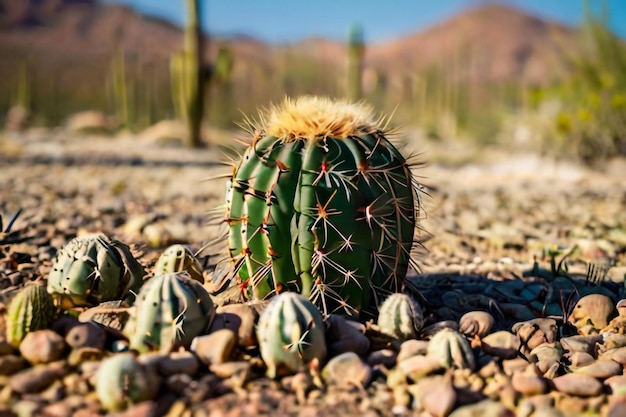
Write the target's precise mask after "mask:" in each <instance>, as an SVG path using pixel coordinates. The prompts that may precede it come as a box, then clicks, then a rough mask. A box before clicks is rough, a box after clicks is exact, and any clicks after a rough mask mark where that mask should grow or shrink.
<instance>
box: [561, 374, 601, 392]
mask: <svg viewBox="0 0 626 417" xmlns="http://www.w3.org/2000/svg"><path fill="white" fill-rule="evenodd" d="M552 384H553V385H554V388H555V389H556V390H557V391H560V392H562V393H564V394H570V395H577V396H580V397H593V396H596V395H600V394H601V393H602V383H601V382H600V381H598V380H597V379H596V378H593V377H591V376H588V375H577V374H565V375H561V376H557V377H556V378H553V379H552Z"/></svg>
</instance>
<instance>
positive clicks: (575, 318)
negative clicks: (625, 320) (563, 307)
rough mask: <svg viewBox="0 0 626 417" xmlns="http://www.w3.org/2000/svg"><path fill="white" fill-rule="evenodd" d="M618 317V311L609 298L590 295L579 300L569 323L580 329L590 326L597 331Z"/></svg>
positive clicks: (601, 295)
mask: <svg viewBox="0 0 626 417" xmlns="http://www.w3.org/2000/svg"><path fill="white" fill-rule="evenodd" d="M616 315H617V310H616V308H615V305H614V304H613V301H612V300H611V299H610V298H609V297H607V296H606V295H603V294H589V295H586V296H584V297H582V298H581V299H580V300H578V302H577V303H576V305H575V306H574V310H573V311H572V314H571V315H570V317H569V319H568V321H569V322H570V323H572V324H574V326H576V327H577V328H579V329H580V328H582V327H584V326H586V325H588V324H591V325H593V327H594V328H596V329H602V328H604V327H606V326H607V325H608V324H609V322H610V321H611V319H613V318H614V317H615V316H616Z"/></svg>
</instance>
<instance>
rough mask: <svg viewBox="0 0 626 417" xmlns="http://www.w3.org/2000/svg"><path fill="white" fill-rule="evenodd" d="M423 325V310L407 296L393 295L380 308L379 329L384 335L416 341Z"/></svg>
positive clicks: (401, 294)
mask: <svg viewBox="0 0 626 417" xmlns="http://www.w3.org/2000/svg"><path fill="white" fill-rule="evenodd" d="M423 325H424V313H423V312H422V308H421V307H420V305H419V304H418V303H417V301H415V300H413V299H412V298H411V297H409V296H408V295H406V294H403V293H395V294H391V295H390V296H389V297H387V299H385V301H384V302H383V303H382V305H381V306H380V310H379V314H378V327H379V328H380V331H381V333H383V334H386V335H388V336H391V337H394V338H398V339H414V338H417V335H418V334H419V332H420V330H422V326H423Z"/></svg>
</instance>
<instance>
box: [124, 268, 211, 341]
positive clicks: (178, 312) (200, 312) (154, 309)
mask: <svg viewBox="0 0 626 417" xmlns="http://www.w3.org/2000/svg"><path fill="white" fill-rule="evenodd" d="M130 313H131V314H130V318H129V320H128V322H127V323H126V326H125V327H124V334H125V335H126V336H127V337H128V339H129V340H130V347H131V348H132V349H136V350H138V351H140V352H145V351H148V350H151V349H153V350H160V351H161V352H169V351H171V350H172V349H174V348H176V347H179V346H184V347H189V345H190V344H191V341H192V340H193V338H194V337H196V336H199V335H201V334H203V333H204V332H205V331H206V330H207V329H208V327H209V326H210V325H211V322H212V321H213V318H214V317H215V308H214V306H213V301H212V300H211V296H210V295H209V293H208V292H207V291H206V290H205V289H204V287H203V286H202V285H201V284H200V283H199V282H198V281H195V280H193V279H191V278H190V277H189V274H188V273H187V272H186V271H183V272H174V273H169V274H162V275H158V276H156V277H154V278H151V279H149V280H148V281H146V283H145V284H144V286H143V287H142V288H141V291H140V292H139V295H138V296H137V301H136V303H135V306H134V307H133V308H132V309H131V310H130Z"/></svg>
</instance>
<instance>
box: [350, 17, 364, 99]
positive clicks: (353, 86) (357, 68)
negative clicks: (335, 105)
mask: <svg viewBox="0 0 626 417" xmlns="http://www.w3.org/2000/svg"><path fill="white" fill-rule="evenodd" d="M364 53H365V41H364V39H363V28H362V27H361V26H360V25H358V24H353V25H351V26H350V30H349V32H348V98H349V99H350V100H353V101H356V100H360V99H361V98H362V95H363V55H364Z"/></svg>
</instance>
